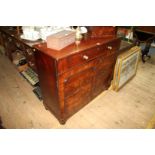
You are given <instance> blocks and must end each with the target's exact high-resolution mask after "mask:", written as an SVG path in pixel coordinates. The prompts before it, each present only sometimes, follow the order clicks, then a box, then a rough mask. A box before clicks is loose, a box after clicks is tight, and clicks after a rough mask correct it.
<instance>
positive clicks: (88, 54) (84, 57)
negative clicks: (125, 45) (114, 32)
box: [58, 40, 120, 74]
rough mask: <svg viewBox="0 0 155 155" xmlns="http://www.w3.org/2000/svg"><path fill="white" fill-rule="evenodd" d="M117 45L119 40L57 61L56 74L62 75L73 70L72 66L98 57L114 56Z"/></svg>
mask: <svg viewBox="0 0 155 155" xmlns="http://www.w3.org/2000/svg"><path fill="white" fill-rule="evenodd" d="M119 43H120V42H119V40H115V41H112V42H109V43H107V44H104V45H98V46H96V47H94V48H91V49H88V50H85V51H82V52H80V53H78V54H74V55H71V56H69V57H68V58H64V59H61V60H59V62H58V74H62V73H63V72H65V71H67V70H69V69H71V68H73V67H74V66H77V65H80V64H84V63H87V62H88V61H90V60H92V59H95V58H97V57H99V56H102V55H104V56H105V57H106V56H110V55H113V54H115V53H116V50H117V49H118V47H119Z"/></svg>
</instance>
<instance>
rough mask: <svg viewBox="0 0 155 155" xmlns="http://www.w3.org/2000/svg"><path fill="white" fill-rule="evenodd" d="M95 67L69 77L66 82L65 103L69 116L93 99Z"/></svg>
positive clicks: (66, 112)
mask: <svg viewBox="0 0 155 155" xmlns="http://www.w3.org/2000/svg"><path fill="white" fill-rule="evenodd" d="M93 76H94V70H93V67H90V68H87V69H85V70H82V71H80V72H77V73H76V74H74V75H72V76H70V77H68V79H66V81H65V82H64V100H65V102H64V104H65V114H66V115H67V117H69V116H71V115H72V114H73V113H75V112H77V111H78V110H79V109H81V108H82V107H83V106H84V105H86V104H87V103H88V102H89V101H90V100H91V94H92V82H93Z"/></svg>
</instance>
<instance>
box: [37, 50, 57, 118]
mask: <svg viewBox="0 0 155 155" xmlns="http://www.w3.org/2000/svg"><path fill="white" fill-rule="evenodd" d="M35 61H36V65H37V70H38V77H39V82H40V87H41V91H42V96H43V102H44V105H45V107H46V108H47V109H48V110H50V111H51V112H52V113H53V114H54V115H55V116H56V117H57V118H58V119H59V116H60V110H59V109H60V108H59V102H58V88H57V78H56V68H55V60H54V59H52V58H51V57H49V56H47V55H45V54H44V53H41V52H39V51H36V52H35Z"/></svg>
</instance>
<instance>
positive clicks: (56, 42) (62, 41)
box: [46, 30, 75, 50]
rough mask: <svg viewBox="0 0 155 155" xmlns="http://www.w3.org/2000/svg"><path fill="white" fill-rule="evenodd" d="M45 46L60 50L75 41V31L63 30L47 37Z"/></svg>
mask: <svg viewBox="0 0 155 155" xmlns="http://www.w3.org/2000/svg"><path fill="white" fill-rule="evenodd" d="M46 40H47V47H48V48H51V49H55V50H61V49H63V48H65V47H66V46H68V45H70V44H72V43H74V42H75V32H73V31H67V30H63V31H60V32H58V33H56V34H53V35H50V36H48V37H47V39H46Z"/></svg>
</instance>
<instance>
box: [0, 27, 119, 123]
mask: <svg viewBox="0 0 155 155" xmlns="http://www.w3.org/2000/svg"><path fill="white" fill-rule="evenodd" d="M11 32H12V31H8V30H6V29H0V33H1V34H0V35H1V38H2V41H1V42H2V43H1V44H3V45H4V47H5V49H6V55H7V56H8V57H9V58H10V60H12V52H13V51H14V50H16V49H17V48H19V49H22V50H23V52H24V55H25V56H26V58H27V60H28V62H29V66H30V67H32V68H33V69H34V70H35V71H36V72H37V74H38V77H39V83H40V87H41V91H42V96H43V103H44V105H45V108H46V109H48V110H49V111H50V112H52V114H54V115H55V116H56V118H57V119H58V120H59V122H60V123H61V124H64V123H65V122H66V121H67V119H68V118H69V117H70V116H72V115H73V114H74V113H76V112H77V111H78V110H80V109H81V108H82V107H84V106H85V105H86V104H88V103H89V102H90V101H91V100H93V99H94V98H95V97H96V96H97V95H99V94H100V93H101V92H103V91H104V90H106V89H107V88H108V87H109V86H110V84H111V80H112V78H113V72H114V66H115V62H116V58H117V55H118V53H119V47H120V42H121V40H120V38H117V37H110V38H104V39H103V38H100V39H99V38H95V39H92V38H90V37H87V38H85V39H84V40H82V41H81V43H80V44H76V43H74V44H72V45H70V46H68V47H66V48H64V49H62V50H61V51H56V50H52V49H48V48H47V45H46V43H41V42H38V43H28V42H25V41H24V40H22V39H20V37H19V34H16V33H11ZM10 38H11V39H10ZM32 63H33V65H32Z"/></svg>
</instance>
